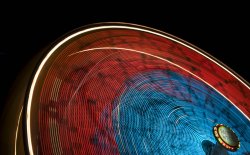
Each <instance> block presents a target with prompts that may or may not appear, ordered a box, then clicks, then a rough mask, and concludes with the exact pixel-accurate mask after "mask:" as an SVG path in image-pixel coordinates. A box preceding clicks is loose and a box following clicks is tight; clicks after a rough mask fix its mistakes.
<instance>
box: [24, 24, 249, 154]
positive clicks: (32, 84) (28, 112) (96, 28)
mask: <svg viewBox="0 0 250 155" xmlns="http://www.w3.org/2000/svg"><path fill="white" fill-rule="evenodd" d="M129 25H131V26H129ZM137 26H138V27H137ZM140 27H142V28H140ZM144 28H145V29H144ZM102 29H128V30H137V31H142V32H147V33H150V34H154V35H157V36H160V37H163V38H166V39H169V40H172V41H174V42H177V43H179V44H181V45H183V46H185V47H188V48H190V49H191V50H193V51H195V52H197V53H199V54H201V55H202V56H204V57H206V58H207V59H209V60H211V61H212V62H214V63H215V64H217V65H218V66H220V67H221V68H223V69H224V70H225V71H227V72H228V73H229V74H231V75H232V76H233V77H234V78H236V79H237V80H238V81H240V82H241V83H242V84H243V85H244V86H246V87H247V88H248V89H249V90H250V87H249V86H248V85H247V84H246V83H245V82H244V81H242V80H241V79H240V78H238V77H237V76H236V75H235V74H234V73H232V72H231V71H230V70H228V69H227V68H226V67H224V66H223V65H221V64H220V63H218V62H217V61H216V60H214V59H212V58H211V57H209V56H208V55H206V54H205V53H203V52H201V51H199V50H197V49H195V48H194V47H192V46H190V45H187V44H186V43H183V42H181V41H179V40H181V39H179V40H177V39H175V38H173V37H171V36H168V34H167V33H165V32H161V31H159V30H154V29H152V28H148V27H145V26H140V25H133V24H128V26H126V24H125V25H122V24H121V25H112V24H111V25H106V26H96V27H92V28H87V29H84V30H80V31H78V32H75V33H73V34H71V35H69V36H67V37H66V38H64V39H63V40H62V41H60V42H59V43H58V44H56V45H55V46H54V47H53V48H52V49H51V50H50V51H49V52H48V54H47V55H46V56H45V57H44V59H43V60H42V62H41V63H40V65H39V67H38V69H37V71H36V73H35V75H34V78H33V81H32V83H31V86H30V91H29V94H28V103H27V113H26V131H27V141H28V150H29V153H30V154H31V155H33V154H34V152H33V147H32V140H31V128H30V117H31V116H30V112H31V104H32V99H33V92H34V88H35V86H36V82H37V79H38V76H39V74H40V72H41V70H42V69H43V67H44V65H45V63H46V62H47V60H48V59H49V58H50V56H51V55H52V54H53V53H54V52H55V51H56V50H57V49H58V48H59V47H60V46H61V45H63V44H64V43H66V42H67V41H69V40H70V39H72V38H74V37H76V36H78V35H81V34H84V33H87V32H91V31H96V30H102ZM149 29H150V30H149ZM154 31H156V32H154ZM161 33H163V34H161ZM164 34H166V35H164ZM176 38H177V37H176ZM161 59H164V58H161ZM168 62H169V61H168ZM177 67H180V66H177ZM181 68H182V67H181ZM182 69H183V68H182ZM185 71H187V70H185ZM189 73H190V72H189ZM191 74H192V75H194V74H193V73H191ZM194 76H195V77H197V78H199V79H200V80H202V81H203V82H205V81H204V80H203V79H201V78H200V77H198V76H196V75H194ZM205 83H206V84H208V83H207V82H205ZM208 85H209V86H210V87H212V88H213V89H214V90H216V91H217V92H218V93H220V92H219V91H218V90H217V89H215V88H214V87H213V86H211V85H210V84H208ZM220 95H222V96H223V97H225V96H224V95H223V94H222V93H220ZM225 98H226V97H225ZM226 99H227V100H228V101H229V102H231V101H230V100H229V99H228V98H226ZM231 103H232V105H234V104H233V102H231ZM234 106H235V107H236V108H237V109H238V110H239V111H240V112H241V113H242V114H243V115H244V116H245V117H246V118H247V119H248V120H250V118H248V116H246V115H245V114H244V113H243V112H242V111H241V110H240V109H239V108H238V107H237V106H236V105H234Z"/></svg>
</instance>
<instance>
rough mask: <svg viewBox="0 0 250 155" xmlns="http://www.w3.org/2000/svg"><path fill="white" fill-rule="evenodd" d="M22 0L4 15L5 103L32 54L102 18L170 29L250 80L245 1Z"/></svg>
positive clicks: (0, 63)
mask: <svg viewBox="0 0 250 155" xmlns="http://www.w3.org/2000/svg"><path fill="white" fill-rule="evenodd" d="M96 3H98V2H96ZM16 5H17V6H16V7H17V8H18V9H16V8H13V7H12V5H10V6H8V7H7V8H4V6H1V7H3V8H4V9H5V10H4V11H2V12H1V16H0V17H1V18H0V20H1V24H0V25H1V27H0V38H1V42H0V103H1V104H0V108H2V107H3V105H4V103H5V102H6V101H5V99H6V96H7V94H8V93H11V92H9V90H10V87H11V85H12V84H13V81H14V80H15V78H16V76H17V75H18V74H19V73H20V71H21V69H22V68H23V66H24V65H25V64H27V63H28V62H29V61H30V60H31V59H32V57H34V56H35V55H36V54H37V53H38V52H39V51H41V50H42V49H43V48H45V47H46V46H48V45H49V44H51V43H52V42H53V41H55V40H56V39H57V38H59V37H60V36H62V35H63V34H65V33H67V32H69V31H71V30H73V29H75V28H78V27H80V26H84V25H86V24H91V23H97V22H129V23H135V24H140V25H145V26H148V27H152V28H155V29H159V30H162V31H165V32H168V33H170V34H173V35H175V36H177V37H179V38H182V39H184V40H186V41H188V42H190V43H192V44H194V45H196V46H198V47H199V48H201V49H203V50H205V51H207V52H208V53H210V54H211V55H213V56H214V57H216V58H217V59H219V60H220V61H222V62H223V63H224V64H226V65H227V66H229V67H230V68H232V69H233V70H234V71H236V72H237V73H238V74H239V75H241V76H242V77H243V78H245V79H246V80H247V81H250V69H249V68H250V60H249V56H248V54H249V48H248V46H249V41H250V39H249V32H250V30H249V28H250V25H249V24H248V22H249V19H250V18H249V17H250V16H249V14H250V13H249V11H247V9H245V6H247V5H244V4H240V5H235V4H232V5H231V6H230V7H228V6H225V5H221V6H217V4H212V6H217V7H210V6H206V5H202V6H199V7H193V8H192V9H191V8H189V7H186V9H185V10H183V9H182V8H180V7H179V6H173V7H172V6H166V4H163V5H165V6H166V7H165V6H163V8H158V7H155V6H151V7H149V8H143V7H142V6H140V7H138V8H137V7H134V8H133V9H132V8H130V7H129V6H128V7H125V8H124V9H121V8H120V6H121V5H123V4H120V5H119V6H111V7H104V6H103V9H101V10H99V9H98V8H96V7H94V6H88V5H82V4H81V6H80V7H79V8H72V7H71V9H69V8H70V7H68V8H67V7H66V8H64V9H60V7H58V6H57V7H51V8H50V9H47V8H46V9H45V8H44V7H43V6H39V5H37V7H32V8H31V9H30V7H25V8H23V7H20V8H19V7H18V4H16ZM78 5H80V4H73V6H78ZM96 5H98V4H96ZM99 5H102V4H99ZM39 7H40V8H39ZM99 7H102V6H99ZM54 8H57V9H56V10H54ZM58 8H59V9H58ZM169 8H173V9H171V10H169ZM6 10H7V11H6Z"/></svg>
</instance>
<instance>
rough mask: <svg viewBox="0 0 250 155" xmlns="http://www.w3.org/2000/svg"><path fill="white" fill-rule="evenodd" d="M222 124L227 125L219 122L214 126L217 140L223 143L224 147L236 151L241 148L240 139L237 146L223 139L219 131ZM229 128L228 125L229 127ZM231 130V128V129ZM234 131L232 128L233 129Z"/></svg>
mask: <svg viewBox="0 0 250 155" xmlns="http://www.w3.org/2000/svg"><path fill="white" fill-rule="evenodd" d="M221 126H224V127H226V126H225V125H223V124H217V125H216V126H214V132H213V133H214V136H215V137H216V140H217V141H218V142H219V143H220V144H221V145H222V146H224V148H226V149H227V150H229V151H232V152H235V151H237V150H238V149H239V148H240V142H239V141H238V145H237V146H231V145H229V144H228V143H226V142H225V141H224V140H223V139H222V137H221V135H220V134H219V132H218V129H219V128H220V127H221ZM227 128H228V127H227ZM230 130H231V129H230ZM231 131H232V130H231ZM232 132H233V131H232ZM233 133H234V132H233Z"/></svg>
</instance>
